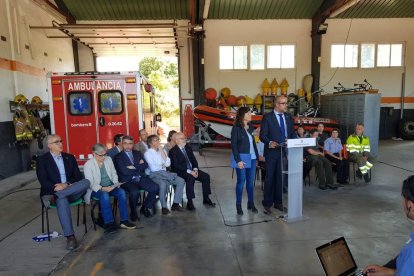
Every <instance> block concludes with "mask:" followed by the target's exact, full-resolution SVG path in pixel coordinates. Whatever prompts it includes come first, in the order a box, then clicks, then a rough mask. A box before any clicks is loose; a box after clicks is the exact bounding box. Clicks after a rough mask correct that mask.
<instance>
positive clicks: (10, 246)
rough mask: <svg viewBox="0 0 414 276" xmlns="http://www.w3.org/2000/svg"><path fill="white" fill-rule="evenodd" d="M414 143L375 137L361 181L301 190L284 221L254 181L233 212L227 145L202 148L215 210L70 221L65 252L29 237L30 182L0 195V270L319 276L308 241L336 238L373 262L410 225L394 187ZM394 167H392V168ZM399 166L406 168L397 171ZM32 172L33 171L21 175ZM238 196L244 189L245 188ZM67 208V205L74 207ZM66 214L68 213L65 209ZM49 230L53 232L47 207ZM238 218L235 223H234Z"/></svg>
mask: <svg viewBox="0 0 414 276" xmlns="http://www.w3.org/2000/svg"><path fill="white" fill-rule="evenodd" d="M413 146H414V142H408V141H381V143H380V152H379V156H378V158H377V159H378V161H380V162H378V163H377V164H376V165H375V167H374V169H373V174H372V182H371V183H370V184H369V185H366V184H364V182H363V181H361V180H359V181H357V184H351V185H349V186H346V187H344V188H341V189H339V190H337V191H321V190H319V189H318V188H317V187H316V185H315V177H314V176H313V177H312V186H311V187H308V186H307V187H305V188H304V215H306V216H308V217H309V219H308V220H306V221H302V222H297V223H292V224H287V223H285V222H284V221H282V220H280V219H278V216H279V215H280V214H281V213H280V212H278V211H276V210H275V212H274V214H273V215H272V216H266V215H264V214H263V212H262V211H263V208H262V206H261V204H260V203H261V198H262V192H261V190H260V185H257V186H256V188H255V199H256V206H257V207H258V208H259V214H252V213H250V212H247V210H246V207H245V205H246V198H244V202H243V208H244V211H245V214H244V215H243V216H237V215H236V210H235V191H234V187H235V184H234V182H235V180H232V179H231V169H230V168H229V167H228V163H229V150H226V149H212V148H208V149H205V150H204V151H203V156H199V157H198V160H199V163H200V167H201V168H204V170H205V171H207V172H209V173H210V175H211V177H212V188H213V195H212V197H211V198H212V199H213V201H215V202H217V203H218V205H217V206H216V208H207V207H205V206H203V204H202V202H201V187H200V185H198V186H197V190H196V196H197V198H196V200H195V206H196V208H197V210H196V212H188V211H186V212H184V213H179V214H177V213H173V214H172V215H169V216H161V215H160V213H159V212H158V213H157V215H156V216H155V217H152V218H149V219H147V218H142V219H141V221H140V223H139V226H140V227H142V228H140V229H137V230H130V231H128V230H123V231H120V232H119V233H117V234H113V235H109V236H107V235H104V234H103V231H102V229H99V228H98V230H97V231H94V230H93V228H92V224H91V221H90V217H89V208H88V209H87V214H88V215H87V218H88V228H89V231H88V233H87V234H86V235H83V227H82V225H81V226H79V227H77V228H76V232H77V237H78V239H79V240H81V245H80V247H79V248H78V249H77V250H75V251H73V252H68V251H66V250H65V239H64V238H62V237H60V238H57V239H55V240H52V241H51V242H50V243H49V242H40V243H36V242H34V241H32V240H31V238H32V237H33V236H35V235H37V234H40V232H41V217H40V202H39V190H33V189H35V188H38V187H39V184H38V183H37V182H36V181H34V182H32V183H31V184H29V185H27V186H25V187H24V188H21V190H22V189H29V190H25V191H21V192H17V193H14V194H11V195H8V196H5V197H0V223H1V224H0V225H1V227H0V258H1V262H0V275H22V274H26V275H48V274H50V275H87V274H90V275H137V274H141V275H142V274H143V275H323V274H324V273H323V270H322V267H321V265H320V263H319V260H318V257H317V255H316V253H315V248H316V247H317V246H319V245H321V244H324V243H326V242H328V241H330V240H333V239H335V238H338V237H340V236H345V237H346V239H347V241H348V244H349V246H350V248H351V251H352V253H353V255H354V258H355V260H356V262H357V264H358V265H360V266H364V265H366V264H369V263H379V264H383V263H385V262H386V261H388V260H389V259H391V258H393V257H394V256H395V255H397V254H398V252H399V249H400V248H401V247H402V246H403V244H404V243H405V242H406V241H407V240H408V234H409V233H410V232H412V231H413V228H414V227H413V225H412V224H410V222H408V221H407V219H406V218H405V216H404V213H403V211H402V205H401V196H400V190H401V184H402V180H404V179H405V178H406V177H407V176H408V175H410V174H413V172H409V170H411V171H414V170H413V168H414V158H413V156H414V155H413V150H412V148H413ZM399 167H400V168H399ZM407 170H408V171H407ZM31 176H32V177H33V174H32V175H31ZM245 196H246V195H245ZM74 210H75V209H73V211H74ZM73 213H75V212H73ZM50 219H51V230H57V231H61V227H60V225H59V223H58V221H57V216H56V212H55V211H51V216H50ZM243 224H244V225H243Z"/></svg>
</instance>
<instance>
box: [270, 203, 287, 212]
mask: <svg viewBox="0 0 414 276" xmlns="http://www.w3.org/2000/svg"><path fill="white" fill-rule="evenodd" d="M273 207H275V209H277V210H279V211H282V212H284V213H286V212H287V208H286V207H283V204H282V203H275V204H274V206H273Z"/></svg>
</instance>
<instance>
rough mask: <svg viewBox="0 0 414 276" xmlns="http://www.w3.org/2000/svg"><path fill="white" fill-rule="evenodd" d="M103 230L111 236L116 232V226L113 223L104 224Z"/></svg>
mask: <svg viewBox="0 0 414 276" xmlns="http://www.w3.org/2000/svg"><path fill="white" fill-rule="evenodd" d="M104 228H105V231H104V232H105V234H113V233H116V232H118V227H117V226H116V224H115V223H114V222H113V223H109V224H106V225H105V227H104Z"/></svg>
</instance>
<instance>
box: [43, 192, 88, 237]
mask: <svg viewBox="0 0 414 276" xmlns="http://www.w3.org/2000/svg"><path fill="white" fill-rule="evenodd" d="M44 201H46V202H48V203H49V204H47V205H48V207H46V205H45V203H44ZM40 202H41V203H42V233H44V232H45V220H44V213H45V212H46V225H47V240H48V241H50V230H49V209H56V203H54V202H50V201H47V200H46V199H44V198H40ZM81 204H82V205H83V224H84V225H85V234H86V233H87V232H88V229H87V227H86V211H85V201H83V199H82V198H79V199H77V200H75V201H73V202H70V203H69V206H70V207H72V206H78V217H77V224H76V225H77V226H79V208H80V205H81Z"/></svg>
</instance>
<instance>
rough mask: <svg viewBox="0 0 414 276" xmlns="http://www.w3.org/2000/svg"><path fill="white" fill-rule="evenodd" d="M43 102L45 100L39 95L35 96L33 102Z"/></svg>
mask: <svg viewBox="0 0 414 276" xmlns="http://www.w3.org/2000/svg"><path fill="white" fill-rule="evenodd" d="M42 103H43V101H42V99H41V98H40V97H39V96H34V97H33V98H32V104H42Z"/></svg>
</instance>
